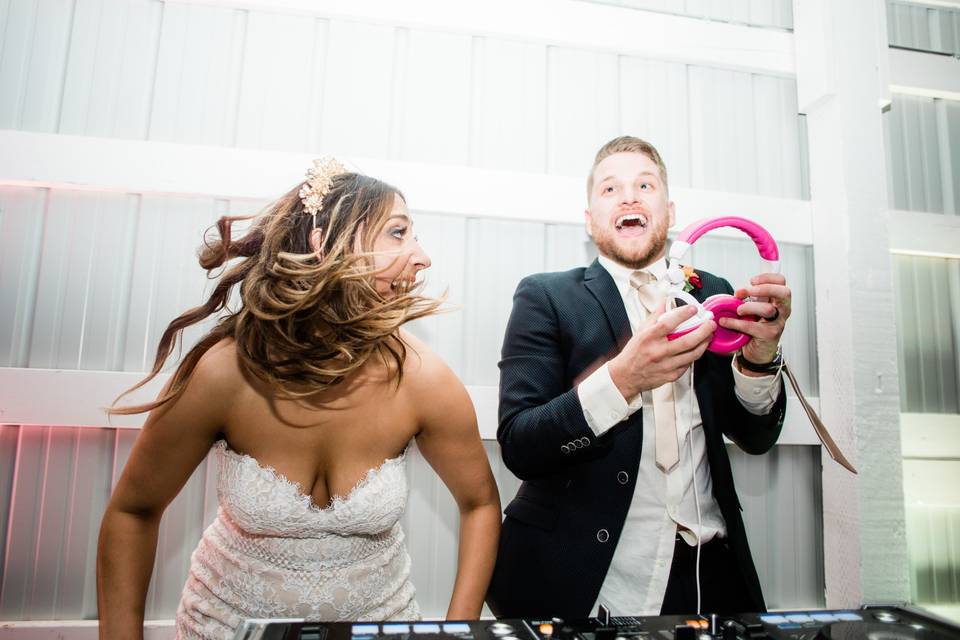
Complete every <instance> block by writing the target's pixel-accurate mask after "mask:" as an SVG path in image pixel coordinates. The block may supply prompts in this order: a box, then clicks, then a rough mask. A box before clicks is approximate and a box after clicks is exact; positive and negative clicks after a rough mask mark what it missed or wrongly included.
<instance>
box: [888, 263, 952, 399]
mask: <svg viewBox="0 0 960 640" xmlns="http://www.w3.org/2000/svg"><path fill="white" fill-rule="evenodd" d="M893 268H894V272H893V276H894V281H893V283H894V292H895V294H896V308H897V349H898V352H899V358H898V360H899V363H900V410H901V411H903V412H910V413H960V400H958V398H960V260H951V259H946V258H930V257H924V256H906V255H895V256H893Z"/></svg>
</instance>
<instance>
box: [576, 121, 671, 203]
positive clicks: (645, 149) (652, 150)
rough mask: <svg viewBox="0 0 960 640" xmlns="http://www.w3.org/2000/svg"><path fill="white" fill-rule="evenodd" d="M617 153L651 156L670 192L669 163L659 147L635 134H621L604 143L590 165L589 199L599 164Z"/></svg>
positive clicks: (588, 179)
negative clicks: (668, 184)
mask: <svg viewBox="0 0 960 640" xmlns="http://www.w3.org/2000/svg"><path fill="white" fill-rule="evenodd" d="M615 153H642V154H643V155H645V156H647V157H648V158H650V160H651V161H652V162H653V163H654V164H656V165H657V168H658V169H659V170H660V179H661V180H663V186H664V188H665V189H667V192H668V193H669V191H670V187H669V186H667V165H665V164H663V159H662V158H661V157H660V154H659V153H658V152H657V148H656V147H654V146H653V145H652V144H650V143H649V142H647V141H646V140H641V139H640V138H635V137H634V136H620V137H619V138H614V139H613V140H611V141H610V142H608V143H607V144H605V145H603V146H602V147H600V150H599V151H597V157H595V158H594V159H593V166H592V167H590V174H589V175H588V176H587V199H588V200H589V199H590V192H591V191H592V190H593V174H594V172H595V171H596V170H597V165H598V164H600V163H601V162H603V161H604V159H606V158H607V157H609V156H612V155H613V154H615Z"/></svg>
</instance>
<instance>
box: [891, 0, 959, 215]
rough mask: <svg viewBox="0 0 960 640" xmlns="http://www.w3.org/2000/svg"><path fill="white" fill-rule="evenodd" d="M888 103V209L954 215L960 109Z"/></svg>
mask: <svg viewBox="0 0 960 640" xmlns="http://www.w3.org/2000/svg"><path fill="white" fill-rule="evenodd" d="M958 13H960V12H958ZM892 98H893V104H892V108H891V110H890V112H889V113H887V114H886V115H885V116H884V137H885V140H886V153H887V175H888V179H889V182H890V186H889V189H890V192H891V193H892V199H891V202H892V204H893V208H895V209H908V210H912V211H926V212H931V213H944V214H948V215H960V104H958V103H957V102H955V101H950V100H941V99H938V98H923V97H918V96H907V95H898V94H894V95H893V96H892Z"/></svg>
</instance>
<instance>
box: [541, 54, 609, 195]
mask: <svg viewBox="0 0 960 640" xmlns="http://www.w3.org/2000/svg"><path fill="white" fill-rule="evenodd" d="M618 67H619V65H618V64H617V56H616V55H613V54H608V53H595V52H593V51H580V50H577V49H565V48H559V47H549V48H548V49H547V106H546V116H547V171H548V172H549V173H556V174H561V175H571V176H584V179H586V175H587V171H589V170H590V165H591V164H592V163H593V157H594V155H596V153H597V149H599V148H600V146H601V145H602V144H603V143H605V142H607V141H608V140H610V139H611V138H613V137H614V136H616V135H618V134H619V133H620V131H619V129H618V126H619V120H620V118H619V114H618V111H619V108H618V104H617V93H616V92H617V87H618V86H619V82H618V75H619V69H618Z"/></svg>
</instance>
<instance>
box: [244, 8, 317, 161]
mask: <svg viewBox="0 0 960 640" xmlns="http://www.w3.org/2000/svg"><path fill="white" fill-rule="evenodd" d="M325 35H326V30H325V23H324V22H323V21H321V20H318V19H315V18H310V17H307V16H296V15H281V14H275V13H261V12H256V11H251V12H250V13H249V14H248V16H247V24H246V41H245V47H244V50H243V71H242V73H241V79H240V99H239V103H238V107H237V137H236V145H237V146H238V147H250V148H254V149H274V150H283V151H302V150H304V149H305V147H306V141H307V140H309V139H310V138H311V132H312V131H316V130H317V127H319V124H320V122H319V111H320V104H321V96H320V89H321V87H320V83H319V82H318V81H317V80H318V77H319V75H320V74H321V73H322V70H323V60H324V56H323V51H324V50H325V46H324V39H325Z"/></svg>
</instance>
